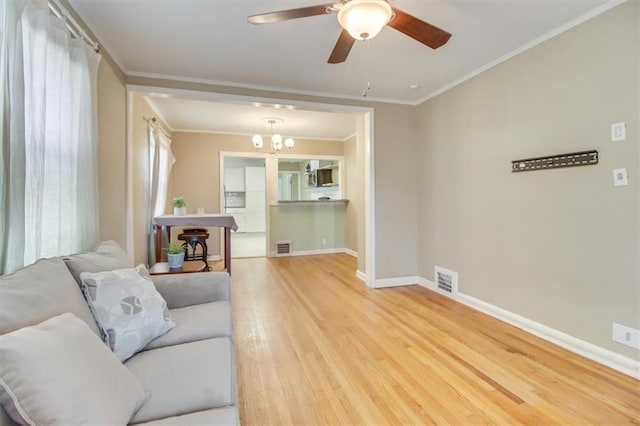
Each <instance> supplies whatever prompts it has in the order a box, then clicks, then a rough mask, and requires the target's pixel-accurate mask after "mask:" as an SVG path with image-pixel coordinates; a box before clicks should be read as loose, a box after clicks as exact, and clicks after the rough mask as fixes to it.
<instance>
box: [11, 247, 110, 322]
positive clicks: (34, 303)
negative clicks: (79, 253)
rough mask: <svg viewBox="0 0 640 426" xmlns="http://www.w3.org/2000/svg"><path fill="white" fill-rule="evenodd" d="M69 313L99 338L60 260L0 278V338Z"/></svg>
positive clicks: (75, 285)
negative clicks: (1, 335)
mask: <svg viewBox="0 0 640 426" xmlns="http://www.w3.org/2000/svg"><path fill="white" fill-rule="evenodd" d="M65 312H70V313H72V314H74V315H75V316H77V317H78V318H80V319H81V320H83V321H84V322H86V323H87V325H88V326H89V328H90V329H91V331H93V332H94V333H96V334H97V335H100V331H99V330H98V326H97V325H96V322H95V320H94V319H93V315H91V311H89V307H88V306H87V303H86V302H85V300H84V297H82V292H81V291H80V289H79V288H78V285H77V284H76V283H75V281H74V280H73V277H72V276H71V274H70V273H69V270H68V269H67V267H66V266H65V264H64V262H63V261H62V259H60V258H52V259H41V260H38V261H37V262H36V263H34V264H32V265H29V266H27V267H25V268H22V269H19V270H18V271H16V272H14V273H13V274H11V275H5V276H3V277H0V334H5V333H8V332H10V331H13V330H17V329H19V328H22V327H27V326H30V325H36V324H40V323H41V322H43V321H46V320H48V319H49V318H51V317H54V316H56V315H60V314H63V313H65Z"/></svg>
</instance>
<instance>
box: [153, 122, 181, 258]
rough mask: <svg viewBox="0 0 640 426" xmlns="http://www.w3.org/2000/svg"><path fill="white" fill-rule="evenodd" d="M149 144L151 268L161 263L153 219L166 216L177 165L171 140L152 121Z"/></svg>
mask: <svg viewBox="0 0 640 426" xmlns="http://www.w3.org/2000/svg"><path fill="white" fill-rule="evenodd" d="M147 134H148V143H149V186H148V194H149V202H148V206H147V212H148V217H147V229H148V234H147V247H148V251H147V262H148V264H149V266H151V265H153V264H155V263H156V262H159V261H160V259H155V245H156V237H155V229H154V227H153V218H154V217H155V216H159V215H162V214H164V209H165V206H166V204H167V190H168V189H169V175H170V174H171V168H172V167H173V163H175V158H174V156H173V152H172V151H171V139H169V137H168V136H167V135H166V134H165V133H164V132H163V131H162V129H160V128H159V127H158V125H157V124H156V123H154V122H152V121H150V122H149V124H148V127H147Z"/></svg>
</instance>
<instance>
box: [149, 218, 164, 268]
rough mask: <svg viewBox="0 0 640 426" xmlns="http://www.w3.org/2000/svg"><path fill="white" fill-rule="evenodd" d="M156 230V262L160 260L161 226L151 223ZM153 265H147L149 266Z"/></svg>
mask: <svg viewBox="0 0 640 426" xmlns="http://www.w3.org/2000/svg"><path fill="white" fill-rule="evenodd" d="M153 228H154V229H155V231H156V263H160V262H162V226H160V225H153ZM151 266H153V265H149V267H151Z"/></svg>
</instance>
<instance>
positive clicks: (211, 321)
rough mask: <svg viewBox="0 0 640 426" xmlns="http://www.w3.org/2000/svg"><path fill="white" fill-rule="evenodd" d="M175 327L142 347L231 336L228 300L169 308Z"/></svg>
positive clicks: (157, 346) (158, 346)
mask: <svg viewBox="0 0 640 426" xmlns="http://www.w3.org/2000/svg"><path fill="white" fill-rule="evenodd" d="M169 314H171V319H172V320H173V321H174V322H175V324H176V326H175V328H173V329H171V330H169V332H168V333H166V334H165V335H163V336H160V337H158V338H157V339H155V340H152V341H151V342H150V343H149V344H148V345H147V346H146V347H145V348H144V349H145V350H148V349H155V348H161V347H163V346H171V345H178V344H181V343H188V342H195V341H197V340H203V339H210V338H212V337H224V336H231V312H230V308H229V302H226V301H221V302H212V303H203V304H202V305H193V306H186V307H184V308H178V309H171V310H170V311H169Z"/></svg>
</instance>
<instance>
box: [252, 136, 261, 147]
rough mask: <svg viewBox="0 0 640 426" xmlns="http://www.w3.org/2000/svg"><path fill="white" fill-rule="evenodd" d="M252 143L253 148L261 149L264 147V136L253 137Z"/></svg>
mask: <svg viewBox="0 0 640 426" xmlns="http://www.w3.org/2000/svg"><path fill="white" fill-rule="evenodd" d="M251 142H253V146H254V147H255V148H256V149H260V148H262V147H263V145H264V142H263V141H262V136H260V135H253V137H252V138H251Z"/></svg>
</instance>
